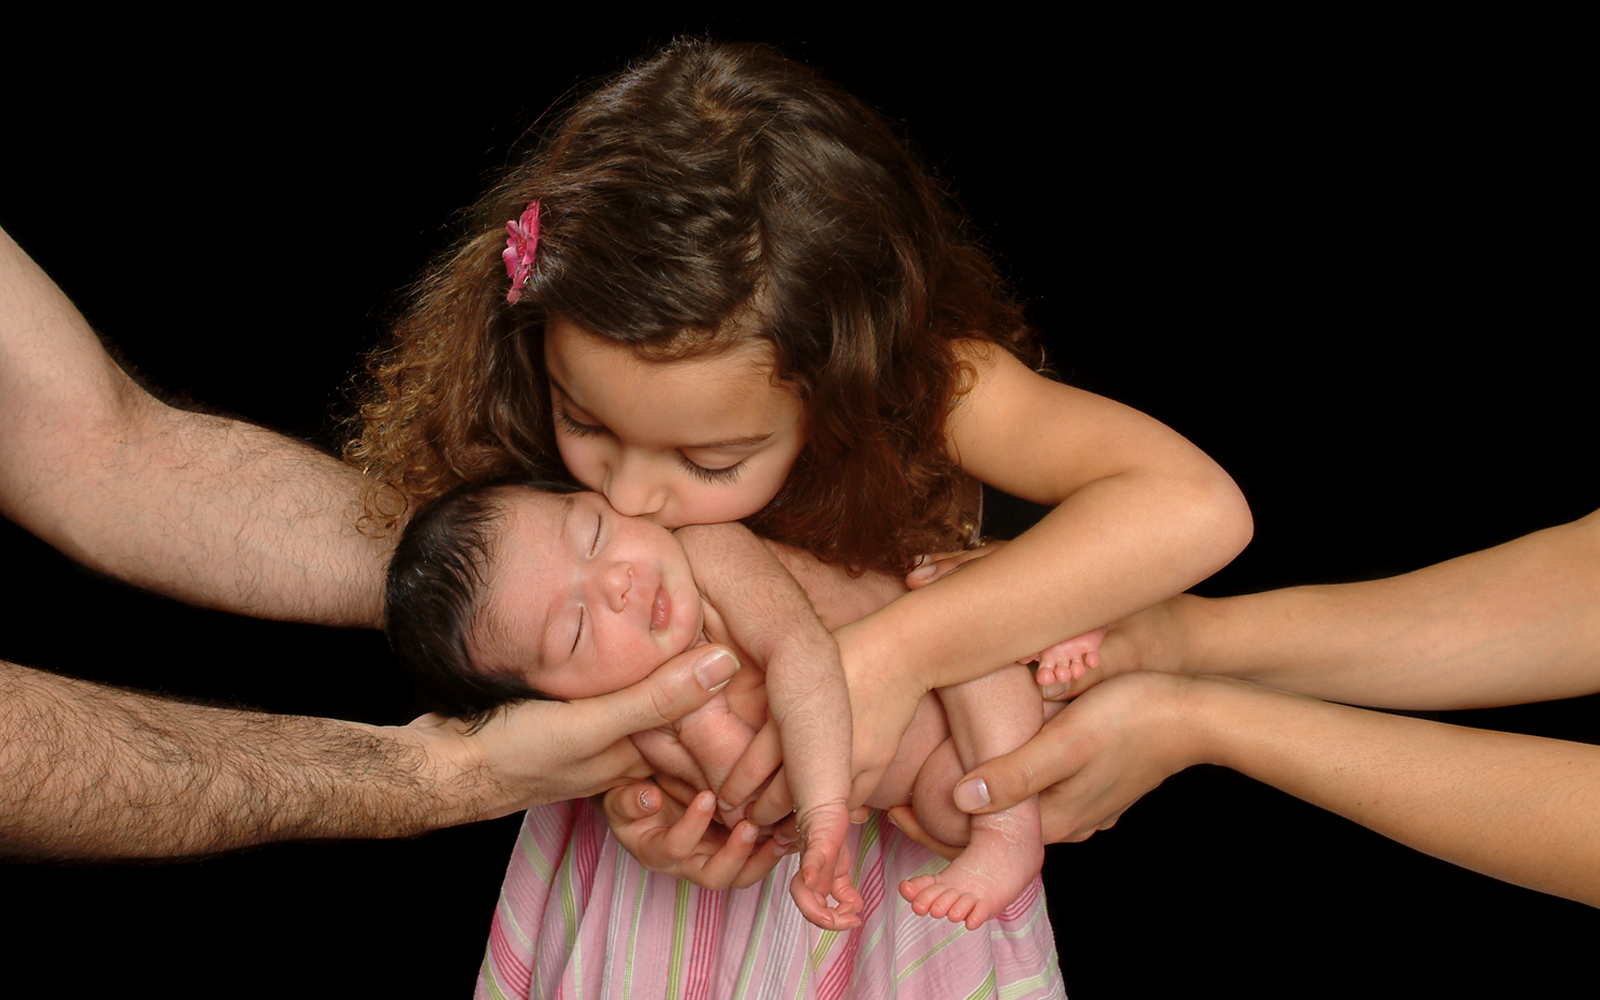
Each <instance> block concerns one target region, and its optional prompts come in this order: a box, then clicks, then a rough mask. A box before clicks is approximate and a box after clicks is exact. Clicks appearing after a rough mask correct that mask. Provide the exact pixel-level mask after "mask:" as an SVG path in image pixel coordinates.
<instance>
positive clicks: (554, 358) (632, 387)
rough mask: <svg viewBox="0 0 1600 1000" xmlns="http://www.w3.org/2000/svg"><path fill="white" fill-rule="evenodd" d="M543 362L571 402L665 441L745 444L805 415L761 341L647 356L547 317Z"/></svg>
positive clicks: (633, 433) (614, 425) (633, 432)
mask: <svg viewBox="0 0 1600 1000" xmlns="http://www.w3.org/2000/svg"><path fill="white" fill-rule="evenodd" d="M545 362H546V367H547V369H548V371H549V375H550V381H551V382H552V383H553V384H554V386H555V388H556V390H557V392H558V393H560V395H561V396H563V397H565V400H566V401H567V402H568V403H570V404H572V405H573V406H575V407H577V408H578V409H580V410H582V411H584V412H585V413H586V414H588V415H589V416H590V417H592V418H593V419H594V420H595V421H596V422H599V423H602V424H604V425H606V426H607V428H609V429H610V430H612V431H615V432H618V433H621V432H623V431H624V430H626V431H627V432H628V436H629V437H630V438H638V439H640V440H650V441H652V443H658V444H661V445H663V446H666V445H669V444H670V445H671V446H674V447H678V446H684V445H689V446H692V447H698V446H711V445H724V446H727V445H733V444H737V445H741V446H743V445H749V444H753V443H755V441H753V440H749V439H758V438H764V437H767V436H770V435H773V434H776V433H778V432H781V431H783V430H785V429H787V428H788V427H790V426H792V425H793V424H795V423H797V422H799V420H800V419H801V416H802V409H801V406H800V402H799V398H798V397H797V396H796V394H795V393H794V391H793V390H792V389H790V388H789V387H788V386H785V385H782V384H780V383H778V382H777V381H776V380H775V378H774V369H773V361H772V348H771V347H770V345H768V344H766V343H765V342H761V341H748V342H744V343H740V344H737V345H735V346H733V347H730V348H727V349H725V350H722V351H719V352H717V353H715V354H705V355H698V356H694V357H688V358H683V359H681V360H677V361H650V360H646V359H643V358H640V357H639V356H638V355H637V354H636V353H635V352H634V350H633V349H632V348H631V347H630V346H629V345H628V344H625V343H618V342H616V341H613V340H608V339H606V338H604V337H601V336H598V335H595V334H592V333H588V332H586V331H584V330H583V329H582V328H581V327H578V326H576V325H573V324H570V323H567V324H563V323H552V324H550V326H549V327H548V328H547V330H546V334H545ZM655 438H659V439H660V440H659V441H654V440H653V439H655Z"/></svg>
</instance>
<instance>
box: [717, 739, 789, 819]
mask: <svg viewBox="0 0 1600 1000" xmlns="http://www.w3.org/2000/svg"><path fill="white" fill-rule="evenodd" d="M782 764H783V745H782V743H781V742H780V741H779V738H778V727H777V726H776V725H774V724H773V722H772V720H771V719H768V720H767V724H766V725H764V726H762V727H761V731H760V732H758V733H756V738H755V739H754V740H753V741H751V743H750V746H749V748H748V749H746V750H745V752H744V756H743V757H740V758H739V762H738V763H737V764H735V765H733V770H732V771H730V772H729V773H728V780H727V781H726V782H724V783H723V785H722V788H721V789H720V795H721V798H722V801H724V802H726V803H728V805H729V806H740V805H743V804H744V803H746V802H748V801H750V797H751V796H752V795H754V794H755V793H756V789H758V788H760V787H761V785H762V783H763V782H765V781H766V780H767V779H768V778H770V777H772V775H773V772H775V771H777V770H778V768H779V766H780V765H782Z"/></svg>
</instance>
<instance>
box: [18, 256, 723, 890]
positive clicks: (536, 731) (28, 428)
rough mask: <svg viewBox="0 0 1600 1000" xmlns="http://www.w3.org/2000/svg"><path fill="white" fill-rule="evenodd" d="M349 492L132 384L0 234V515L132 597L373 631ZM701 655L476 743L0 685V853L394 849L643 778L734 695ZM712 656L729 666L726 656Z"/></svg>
mask: <svg viewBox="0 0 1600 1000" xmlns="http://www.w3.org/2000/svg"><path fill="white" fill-rule="evenodd" d="M363 486H364V480H363V479H362V477H361V476H360V474H359V473H357V472H355V471H353V470H351V469H350V468H348V467H346V466H345V465H343V464H342V463H340V462H339V461H338V460H336V459H334V458H333V457H331V456H329V455H325V454H322V453H320V452H318V451H316V450H314V449H312V448H309V447H306V446H305V445H302V444H300V443H298V442H295V441H291V440H289V439H287V438H284V437H281V436H279V435H277V434H273V433H272V432H270V431H266V430H263V429H261V428H259V427H254V426H251V425H249V424H245V423H242V422H240V421H236V420H229V419H224V418H220V417H212V416H206V415H203V414H197V413H191V412H186V411H182V410H177V409H174V408H172V407H169V406H167V405H166V404H164V403H162V402H160V401H159V400H157V399H155V398H154V397H152V396H151V395H149V394H148V393H147V392H145V391H144V390H143V389H142V388H140V387H139V386H138V385H136V384H135V383H134V382H133V380H132V379H130V378H129V377H128V376H127V375H126V374H125V373H124V372H123V371H122V370H121V369H120V368H119V367H118V366H117V365H116V363H115V362H114V361H113V360H112V359H111V358H110V356H109V355H107V354H106V352H105V350H104V349H103V348H102V347H101V346H100V342H99V340H98V339H97V338H96V337H95V335H94V333H93V332H92V331H91V330H90V329H89V327H88V325H87V324H86V323H85V322H84V319H83V317H82V316H81V315H80V314H79V313H78V311H77V310H76V309H75V308H73V306H72V303H71V302H69V301H68V300H67V299H66V297H65V296H64V295H62V294H61V291H60V290H59V289H58V288H56V286H55V285H54V283H52V282H51V281H50V279H49V278H48V277H46V276H45V274H44V273H43V272H42V271H40V270H39V268H38V267H37V266H36V265H35V264H34V263H33V261H31V260H29V259H28V257H27V255H26V254H24V253H23V252H22V250H21V249H20V248H19V247H18V246H17V245H16V244H15V243H14V242H12V241H11V240H10V238H9V237H6V236H5V235H4V234H3V233H0V513H4V515H5V516H6V517H8V518H10V519H11V520H13V521H15V522H16V523H18V524H19V525H21V526H23V527H24V528H26V529H27V530H29V531H31V532H33V533H34V534H36V535H38V536H39V537H40V538H42V539H44V540H45V541H47V542H49V543H50V544H51V545H54V546H55V547H57V548H58V549H60V550H61V551H63V552H65V553H67V554H68V555H70V556H72V557H73V558H75V559H77V560H79V561H80V562H83V563H85V564H86V565H89V566H91V567H93V568H95V569H97V570H100V571H102V572H106V573H109V574H112V575H114V576H117V577H119V578H121V579H123V580H125V581H127V582H129V583H133V584H136V585H138V586H141V587H145V588H148V589H150V590H153V591H157V592H159V593H162V594H166V595H168V596H171V597H175V598H178V599H180V600H185V601H189V602H191V603H195V604H200V605H203V606H205V607H210V608H217V609H221V610H225V611H232V612H235V613H239V614H248V615H254V616H258V617H271V618H281V619H286V620H291V621H305V622H319V623H323V624H331V625H356V626H369V627H371V626H375V625H376V624H377V623H378V618H379V614H380V606H381V600H382V598H381V581H382V574H383V567H384V563H385V561H386V560H387V557H388V552H389V549H390V547H391V543H390V542H388V541H385V540H380V539H374V538H370V537H368V536H366V535H363V534H362V533H361V532H360V531H359V530H358V529H357V527H356V524H355V520H354V512H355V511H356V510H357V501H358V497H359V495H360V492H361V490H362V488H363ZM716 652H717V650H714V649H701V650H695V651H693V652H692V653H691V654H685V655H684V656H682V657H679V658H677V659H675V660H673V661H672V662H671V663H669V664H668V665H667V666H665V667H663V668H662V670H660V671H658V672H657V673H656V674H655V675H653V676H652V677H651V679H650V680H649V681H647V682H645V683H642V684H639V685H635V686H634V687H633V688H630V689H628V690H627V691H624V692H619V693H618V694H617V695H612V696H608V697H606V698H603V699H594V700H592V701H590V702H586V703H577V704H572V705H538V706H531V705H530V706H525V707H522V708H519V709H517V710H516V711H514V712H511V713H507V715H506V716H505V717H504V718H503V719H501V720H497V722H496V723H495V724H492V725H491V726H488V727H485V729H484V730H482V731H481V732H479V733H477V734H474V735H472V736H470V737H468V736H464V735H463V733H462V730H461V728H460V727H458V726H456V725H455V724H453V723H449V722H445V721H443V720H439V719H436V718H432V717H425V718H423V719H419V720H417V721H416V722H414V723H413V724H412V725H410V726H401V727H376V726H364V725H358V724H356V723H349V722H341V721H338V720H332V719H311V718H299V717H295V718H290V717H283V716H273V715H267V714H263V713H252V712H235V711H223V710H217V709H210V708H204V707H201V706H195V705H189V704H184V703H180V702H174V701H170V700H166V699H161V698H156V697H153V696H149V695H144V694H139V693H136V692H130V691H121V690H116V689H112V688H107V687H102V686H99V685H93V684H88V683H84V682H80V681H74V680H69V679H66V678H62V677H58V676H55V675H53V674H49V673H45V672H42V671H37V670H31V669H28V668H26V667H23V666H18V665H15V664H9V663H7V664H0V693H3V703H4V704H5V706H6V708H5V711H4V713H0V851H3V852H4V853H6V854H8V855H11V856H15V857H31V858H46V857H48V858H126V857H173V856H182V855H192V854H210V853H215V852H218V851H224V850H230V849H234V848H238V847H243V846H246V845H250V844H260V843H267V842H272V841H278V840H286V839H310V838H322V837H400V836H411V835H415V834H416V833H419V832H421V831H423V830H427V829H433V828H437V827H442V826H447V825H451V824H454V823H461V822H466V821H469V820H475V819H487V818H491V817H494V816H501V815H505V814H507V813H510V812H514V811H515V810H517V809H519V808H523V807H526V806H528V805H532V804H536V803H541V802H550V801H555V800H558V799H565V798H570V797H572V796H574V795H583V794H592V793H595V792H599V791H603V790H605V789H607V788H610V787H612V786H614V785H616V784H619V783H623V782H626V781H628V780H632V779H636V778H638V777H640V776H642V775H643V774H645V773H647V772H646V769H645V768H644V764H643V761H642V760H641V759H640V757H639V755H638V753H637V752H636V751H635V750H634V749H633V746H632V744H631V743H629V742H628V741H627V738H626V737H627V735H628V734H629V733H632V732H635V731H637V730H639V729H646V728H650V727H651V726H655V725H659V724H662V723H663V722H665V721H666V720H668V719H671V718H676V717H677V716H680V715H682V714H684V713H686V712H688V711H690V710H691V709H693V708H694V707H696V706H697V705H699V704H701V703H702V702H704V701H705V699H706V698H708V697H709V696H710V693H711V692H710V690H709V689H710V688H711V687H712V686H714V685H717V684H720V683H722V682H723V681H725V680H726V679H727V678H728V677H729V676H731V675H732V672H733V670H734V669H735V667H736V664H733V663H732V662H730V661H731V656H727V655H722V656H718V655H714V654H715V653H716ZM722 653H723V654H726V651H722Z"/></svg>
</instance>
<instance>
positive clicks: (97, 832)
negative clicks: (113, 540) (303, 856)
mask: <svg viewBox="0 0 1600 1000" xmlns="http://www.w3.org/2000/svg"><path fill="white" fill-rule="evenodd" d="M737 668H738V663H737V661H736V660H735V659H734V658H733V656H732V654H730V653H729V652H728V651H727V650H726V649H724V648H722V647H720V646H700V647H697V648H695V649H693V650H690V651H689V652H687V653H683V654H681V655H679V656H677V657H674V658H673V659H672V660H671V661H669V662H668V663H667V664H666V665H664V666H662V667H661V668H660V669H658V670H657V671H656V672H655V673H654V674H652V675H650V677H648V678H646V679H645V680H643V681H641V682H640V683H638V684H635V685H633V686H632V687H630V688H625V689H624V690H622V691H617V692H614V693H612V694H608V695H603V696H601V697H599V698H588V699H582V700H579V701H574V702H572V703H570V704H562V703H558V702H528V703H525V704H522V705H517V706H514V707H512V708H510V709H507V710H506V711H504V712H501V713H499V714H498V715H496V716H495V717H494V718H493V719H491V720H490V721H489V722H488V723H487V724H485V725H484V726H483V727H482V728H481V729H477V730H476V731H473V732H471V733H470V735H469V734H468V733H467V727H465V726H464V725H462V724H461V723H458V722H456V721H454V720H450V719H444V718H441V717H438V716H424V717H423V718H421V719H418V720H417V721H415V722H413V723H412V724H411V725H409V726H368V725H362V724H359V723H354V722H340V721H337V720H333V719H313V718H305V717H300V716H280V715H267V714H264V713H260V712H245V711H236V710H230V709H219V708H211V707H207V706H203V705H192V704H187V703H184V702H175V701H169V700H166V699H162V698H156V697H153V696H150V695H146V694H140V693H138V692H134V691H125V690H120V689H116V688H109V687H103V686H101V685H97V684H91V683H88V682H85V681H79V680H73V679H70V678H65V677H60V676H57V675H54V674H50V673H46V672H43V671H39V670H30V669H28V668H26V667H19V666H16V665H15V664H10V663H0V706H3V709H4V710H3V711H0V854H5V855H9V856H12V857H31V858H135V857H141V858H150V857H176V856H183V855H196V854H211V853H216V852H219V851H227V850H232V849H234V848H239V847H245V846H249V845H253V844H265V843H271V842H274V841H281V840H314V839H322V838H333V837H406V836H412V835H415V834H418V833H422V832H423V831H425V830H431V829H437V828H442V827H446V826H452V825H455V824H457V823H465V822H470V821H473V820H480V819H492V818H494V817H496V816H504V815H506V814H507V813H510V812H514V811H516V810H518V809H523V808H526V807H528V806H533V805H539V804H541V803H545V802H554V801H557V800H560V799H569V798H577V797H581V796H587V795H595V794H598V793H600V792H604V791H606V790H607V789H609V788H613V787H616V786H618V785H623V784H627V783H630V782H633V781H637V780H639V779H640V778H643V777H644V776H645V775H646V774H648V773H649V772H648V768H647V767H646V766H645V765H644V762H643V761H642V760H641V759H640V757H639V754H638V752H637V751H635V750H634V748H633V744H632V743H630V742H629V741H628V738H627V737H628V734H630V733H635V732H639V731H642V730H647V729H651V728H654V727H656V726H662V725H665V724H667V723H668V722H671V721H672V720H674V719H677V718H679V717H680V716H682V715H684V714H686V713H688V712H691V711H693V710H694V709H695V708H697V707H699V706H700V705H701V704H703V703H704V702H705V700H706V699H707V698H708V697H709V696H710V695H711V693H712V692H713V690H714V689H716V688H719V687H720V686H721V685H722V684H724V683H726V681H727V680H728V678H730V677H732V676H733V673H734V671H735V670H736V669H737Z"/></svg>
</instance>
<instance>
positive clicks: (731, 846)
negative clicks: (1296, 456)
mask: <svg viewBox="0 0 1600 1000" xmlns="http://www.w3.org/2000/svg"><path fill="white" fill-rule="evenodd" d="M707 794H708V795H709V794H710V793H709V792H708V793H707ZM713 804H715V803H714V801H713ZM755 846H756V828H755V827H754V826H752V825H751V824H749V823H748V822H744V823H740V824H739V825H738V826H736V827H734V828H733V831H732V832H731V833H729V834H728V839H727V840H726V841H725V842H724V843H723V844H722V846H721V847H720V848H718V849H717V851H716V853H715V854H712V855H710V856H709V857H706V856H704V855H702V856H701V857H702V858H703V863H701V864H699V865H698V870H697V871H696V872H693V873H691V872H688V871H686V872H685V873H684V877H686V878H688V879H689V881H691V882H693V883H695V884H696V885H699V886H703V887H705V888H708V889H717V890H722V889H726V888H727V887H728V886H730V885H733V884H735V882H736V880H737V879H738V878H739V877H740V876H741V875H742V874H743V873H744V869H745V867H746V863H747V862H748V861H749V860H750V857H751V852H753V851H754V850H755ZM691 862H692V859H691ZM691 867H692V864H691Z"/></svg>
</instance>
